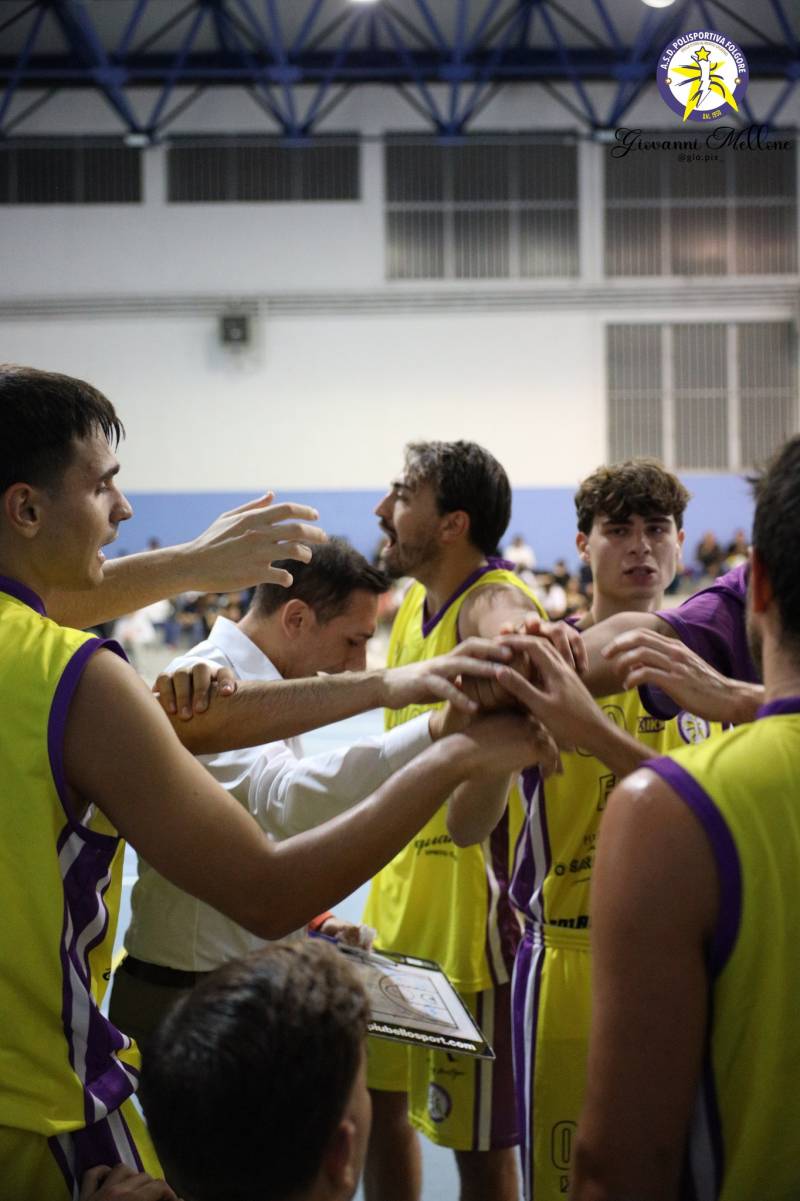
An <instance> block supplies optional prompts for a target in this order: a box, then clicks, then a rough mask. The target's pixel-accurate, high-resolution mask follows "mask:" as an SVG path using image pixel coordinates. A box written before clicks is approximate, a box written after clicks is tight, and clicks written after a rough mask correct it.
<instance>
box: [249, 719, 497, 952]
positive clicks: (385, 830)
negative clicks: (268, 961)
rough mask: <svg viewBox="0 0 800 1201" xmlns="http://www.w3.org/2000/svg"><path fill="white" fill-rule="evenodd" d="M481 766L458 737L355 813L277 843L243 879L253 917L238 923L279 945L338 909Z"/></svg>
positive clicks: (395, 778) (426, 754)
mask: <svg viewBox="0 0 800 1201" xmlns="http://www.w3.org/2000/svg"><path fill="white" fill-rule="evenodd" d="M478 768H479V762H478V757H477V756H476V752H475V747H474V746H473V745H472V744H471V743H470V741H469V739H467V738H466V737H464V736H463V735H453V736H451V737H450V738H447V739H444V740H442V741H441V742H437V743H436V744H435V745H434V746H432V747H430V748H429V749H428V750H427V751H425V752H423V754H421V755H419V756H418V757H417V758H416V759H414V760H413V761H412V762H411V763H409V764H408V765H407V766H406V767H404V768H402V769H401V771H399V772H397V773H396V774H395V775H394V776H392V778H391V779H390V780H388V781H387V782H386V784H384V785H383V786H382V787H381V788H379V789H378V791H377V792H375V793H373V795H372V796H371V797H368V798H367V799H366V800H364V801H362V802H361V804H360V805H357V806H356V807H355V808H353V809H351V810H349V811H348V812H347V813H344V814H342V815H341V816H340V817H337V818H334V819H333V820H332V821H330V822H327V823H326V824H325V825H324V826H319V827H317V829H315V830H311V831H309V832H308V833H307V834H301V835H298V836H297V837H296V838H291V839H288V840H287V841H286V842H282V843H279V844H277V845H276V844H272V845H271V846H270V848H269V860H268V864H265V869H264V871H263V873H262V875H261V876H260V877H253V876H252V874H251V875H249V876H248V879H247V880H242V895H243V897H246V898H247V901H246V902H245V903H246V904H247V912H246V913H244V914H242V915H241V916H240V917H238V918H237V920H239V921H241V923H242V924H243V925H245V926H247V927H248V928H249V929H251V930H252V931H253V932H254V933H256V934H258V935H260V936H261V937H262V938H270V939H274V938H282V937H283V936H284V935H286V934H288V933H290V932H291V931H292V930H296V929H299V928H300V927H301V926H303V925H305V924H306V923H307V922H308V921H310V920H311V919H312V918H313V917H314V916H315V915H316V914H317V913H320V912H321V911H322V910H324V909H331V908H333V907H334V906H335V905H336V904H337V903H338V902H339V901H341V900H342V899H343V898H344V897H346V896H349V894H350V893H351V892H353V891H354V889H356V888H358V887H359V885H361V884H363V883H364V881H365V880H368V879H369V877H370V876H373V875H374V874H375V873H376V872H377V871H379V870H380V868H382V867H383V866H385V864H386V863H388V862H389V860H390V859H391V858H393V856H394V855H396V854H397V852H398V851H400V850H401V849H402V848H403V847H404V846H405V845H406V843H408V842H409V841H410V840H411V838H413V836H414V835H415V834H416V833H417V831H418V830H419V829H420V828H421V827H422V826H423V825H424V824H425V822H426V821H427V820H428V819H429V818H430V817H432V815H433V814H434V813H435V812H436V810H437V809H438V808H439V806H440V805H441V804H442V803H443V802H444V800H445V799H446V798H447V796H448V795H449V794H450V793H451V792H452V791H453V789H454V788H455V787H456V786H457V784H458V783H460V781H461V780H462V779H464V778H465V776H467V775H469V774H470V773H471V772H472V771H475V770H477V769H478Z"/></svg>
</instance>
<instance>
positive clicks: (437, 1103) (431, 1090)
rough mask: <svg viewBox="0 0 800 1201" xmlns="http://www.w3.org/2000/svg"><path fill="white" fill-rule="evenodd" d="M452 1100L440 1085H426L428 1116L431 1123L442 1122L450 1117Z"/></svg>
mask: <svg viewBox="0 0 800 1201" xmlns="http://www.w3.org/2000/svg"><path fill="white" fill-rule="evenodd" d="M452 1108H453V1100H452V1097H451V1096H450V1094H449V1092H448V1091H447V1089H446V1088H442V1086H441V1084H429V1085H428V1115H429V1117H430V1119H431V1121H432V1122H443V1121H444V1120H445V1118H448V1117H449V1116H450V1110H451V1109H452Z"/></svg>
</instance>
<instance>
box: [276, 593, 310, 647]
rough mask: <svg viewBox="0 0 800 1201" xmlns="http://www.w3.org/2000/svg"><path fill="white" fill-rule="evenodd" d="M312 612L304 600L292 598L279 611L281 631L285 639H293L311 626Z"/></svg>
mask: <svg viewBox="0 0 800 1201" xmlns="http://www.w3.org/2000/svg"><path fill="white" fill-rule="evenodd" d="M313 617H314V611H313V609H312V608H311V606H310V605H307V604H306V602H305V601H304V600H300V598H299V597H297V596H293V597H292V599H291V600H290V601H287V602H286V604H285V605H284V606H283V608H282V609H281V630H282V631H283V633H284V634H285V636H286V637H287V638H290V639H294V638H297V637H298V636H299V635H300V634H302V633H303V632H304V631H305V630H307V629H308V628H309V626H310V625H311V622H312V619H313Z"/></svg>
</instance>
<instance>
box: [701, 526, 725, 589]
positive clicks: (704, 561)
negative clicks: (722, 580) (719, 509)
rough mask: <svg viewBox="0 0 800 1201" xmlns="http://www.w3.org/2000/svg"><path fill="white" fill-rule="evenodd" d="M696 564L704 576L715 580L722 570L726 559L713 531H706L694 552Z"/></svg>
mask: <svg viewBox="0 0 800 1201" xmlns="http://www.w3.org/2000/svg"><path fill="white" fill-rule="evenodd" d="M694 557H695V560H696V562H697V563H698V565H699V567H700V571H701V574H702V575H707V576H710V577H711V579H712V580H715V579H716V578H717V576H718V575H719V573H720V571H721V570H722V560H723V559H724V558H725V554H724V552H723V549H722V547H721V546H720V544H719V542H718V541H717V536H716V534H714V533H712V531H711V530H706V532H705V534H703V537H702V538H701V539H700V541H699V542H698V544H697V549H696V550H695V552H694Z"/></svg>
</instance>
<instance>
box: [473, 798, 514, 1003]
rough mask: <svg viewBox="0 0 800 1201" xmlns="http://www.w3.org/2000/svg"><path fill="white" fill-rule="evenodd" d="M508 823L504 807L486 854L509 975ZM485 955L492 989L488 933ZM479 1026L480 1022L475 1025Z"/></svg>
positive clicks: (511, 952)
mask: <svg viewBox="0 0 800 1201" xmlns="http://www.w3.org/2000/svg"><path fill="white" fill-rule="evenodd" d="M509 841H510V839H509V820H508V805H506V807H505V809H504V810H503V816H502V817H501V818H500V821H499V822H498V823H497V825H496V826H495V828H494V830H492V832H491V834H490V835H489V853H490V855H491V860H492V871H493V873H494V878H495V880H496V881H497V883H498V886H499V889H500V893H499V896H498V898H497V931H498V933H499V935H500V954H501V955H502V957H503V963H504V964H505V968H506V971H507V973H508V974H509V976H510V975H511V972H512V969H513V967H514V957H515V955H516V953H517V947H518V946H519V940H520V934H521V931H520V928H519V922H518V921H517V916H516V913H515V912H514V906H513V905H512V904H511V898H510V897H509V895H508V886H509V880H508V852H509ZM486 942H487V952H486V961H487V963H488V964H489V970H490V972H491V973H492V980H493V981H494V984H495V986H497V983H498V981H497V980H496V979H495V973H494V967H493V966H492V955H491V950H490V949H488V947H489V933H488V931H487V935H486ZM479 1024H480V1023H479Z"/></svg>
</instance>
